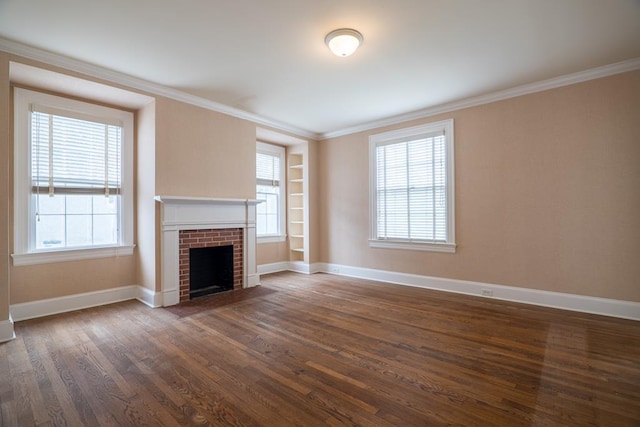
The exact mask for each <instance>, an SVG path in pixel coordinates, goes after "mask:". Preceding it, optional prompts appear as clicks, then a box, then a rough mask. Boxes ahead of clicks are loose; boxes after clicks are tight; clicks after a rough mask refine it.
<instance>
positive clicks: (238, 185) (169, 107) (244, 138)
mask: <svg viewBox="0 0 640 427" xmlns="http://www.w3.org/2000/svg"><path fill="white" fill-rule="evenodd" d="M9 60H19V61H22V60H21V59H20V58H16V57H12V56H10V55H6V54H4V53H0V99H2V104H1V105H0V155H1V157H0V159H1V161H2V162H3V163H6V164H7V166H8V165H10V164H11V162H12V159H11V151H10V149H11V147H12V145H13V139H12V136H11V135H10V130H9V129H8V128H7V126H8V125H9V123H10V119H9V114H10V111H11V108H12V107H11V104H10V100H9V77H8V64H9ZM24 62H26V63H29V64H32V65H36V66H41V67H43V68H46V69H52V70H54V71H61V70H58V69H55V68H54V67H48V66H46V65H43V64H36V63H33V62H32V61H24ZM73 75H76V76H78V75H77V74H73ZM136 128H137V129H136V130H137V132H138V133H137V137H136V139H137V140H136V144H140V146H139V147H137V150H136V194H135V197H136V212H135V214H136V216H135V221H136V230H135V233H136V234H135V235H136V242H135V243H136V245H137V247H136V252H135V255H134V256H123V257H118V258H105V259H95V260H86V261H77V262H64V263H51V264H40V265H35V266H23V267H13V266H10V264H9V260H10V258H9V256H8V253H9V252H8V251H9V249H8V244H9V241H10V239H11V236H12V232H11V230H12V228H11V227H12V226H11V224H9V215H10V214H11V212H12V211H11V209H12V204H11V203H10V197H11V196H10V195H9V194H8V193H9V192H10V191H12V188H11V185H12V180H11V179H10V176H9V172H8V168H6V169H5V168H2V171H3V172H2V174H0V196H2V198H1V199H0V224H3V223H4V224H5V225H2V226H0V242H7V247H6V248H5V247H4V245H2V246H0V258H1V260H2V261H0V321H1V320H3V317H2V316H4V319H6V318H8V313H9V304H17V303H23V302H29V301H35V300H41V299H46V298H53V297H60V296H66V295H72V294H77V293H83V292H92V291H99V290H104V289H109V288H113V287H120V286H128V285H135V284H140V285H142V286H145V287H148V288H150V289H156V290H159V289H160V283H159V279H158V278H159V277H160V275H159V271H160V265H159V263H158V253H159V252H158V247H159V244H160V239H159V234H158V230H159V228H158V227H157V226H156V224H158V222H159V209H158V204H157V203H156V202H154V201H153V196H155V195H184V196H204V197H230V198H254V197H255V125H254V124H253V123H250V122H247V121H245V120H241V119H236V118H233V117H230V116H226V115H224V114H220V113H215V112H212V111H209V110H205V109H202V108H198V107H194V106H191V105H187V104H183V103H181V102H178V101H174V100H169V99H164V98H157V99H156V103H155V106H154V105H151V106H148V107H147V108H144V109H142V110H141V111H138V112H137V121H136ZM5 171H6V173H5ZM3 251H4V252H3ZM8 275H10V281H9V280H4V279H3V278H4V277H7V276H8ZM88 278H89V279H88ZM9 290H10V292H9ZM9 293H10V296H9Z"/></svg>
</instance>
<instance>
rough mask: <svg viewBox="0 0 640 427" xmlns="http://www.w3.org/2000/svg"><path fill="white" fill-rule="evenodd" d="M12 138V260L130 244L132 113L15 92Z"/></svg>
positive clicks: (102, 253) (105, 252)
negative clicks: (13, 193)
mask: <svg viewBox="0 0 640 427" xmlns="http://www.w3.org/2000/svg"><path fill="white" fill-rule="evenodd" d="M15 137H16V159H15V160H16V161H15V165H16V175H15V181H16V185H15V186H16V206H15V218H14V222H15V224H16V230H15V235H16V239H15V246H16V251H15V254H14V263H15V262H16V260H18V265H20V264H21V263H22V262H21V261H24V262H25V263H31V261H25V260H24V259H22V258H21V257H20V256H21V255H24V254H34V255H37V254H41V255H44V256H45V257H46V258H42V260H45V259H46V261H42V262H49V261H52V260H56V257H55V255H56V254H58V255H60V254H63V253H66V256H68V254H69V252H70V251H75V252H74V255H73V256H74V258H73V259H77V258H75V257H76V256H78V252H77V251H82V250H94V249H100V250H102V251H98V252H95V253H94V255H96V256H109V255H115V254H121V253H122V252H118V251H114V250H113V248H121V247H129V248H131V247H132V234H133V233H132V225H131V223H132V216H133V215H132V210H133V206H132V197H131V193H132V188H131V187H132V185H133V184H132V167H131V164H132V159H131V156H132V153H133V148H132V145H133V115H132V114H131V113H129V112H126V111H121V110H116V109H113V108H107V107H103V106H98V105H94V104H88V103H85V102H80V101H75V100H70V99H66V98H61V97H57V96H52V95H48V94H42V93H38V92H33V91H29V90H24V89H16V90H15ZM125 158H126V159H127V161H126V164H125ZM103 249H106V250H103ZM85 255H86V254H85ZM52 256H54V258H53V259H52V258H51V257H52ZM87 257H94V256H87ZM58 258H60V257H58ZM67 259H68V258H65V255H62V259H60V260H67ZM33 262H38V261H37V258H36V261H33Z"/></svg>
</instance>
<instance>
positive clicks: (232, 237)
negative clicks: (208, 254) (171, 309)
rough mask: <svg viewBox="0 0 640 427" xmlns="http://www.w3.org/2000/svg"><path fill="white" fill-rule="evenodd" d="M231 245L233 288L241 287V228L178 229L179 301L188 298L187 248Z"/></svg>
mask: <svg viewBox="0 0 640 427" xmlns="http://www.w3.org/2000/svg"><path fill="white" fill-rule="evenodd" d="M226 245H233V289H240V288H242V277H243V271H242V268H243V267H242V252H243V245H242V228H222V229H206V230H180V235H179V258H180V259H179V269H180V271H179V274H180V302H183V301H188V300H189V249H190V248H209V247H212V246H226Z"/></svg>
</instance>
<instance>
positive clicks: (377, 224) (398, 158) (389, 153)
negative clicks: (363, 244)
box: [370, 121, 455, 252]
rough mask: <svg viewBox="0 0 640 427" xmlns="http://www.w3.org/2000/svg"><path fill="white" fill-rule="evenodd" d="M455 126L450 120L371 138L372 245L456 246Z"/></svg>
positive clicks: (448, 247)
mask: <svg viewBox="0 0 640 427" xmlns="http://www.w3.org/2000/svg"><path fill="white" fill-rule="evenodd" d="M448 128H449V129H450V134H447V129H448ZM452 130H453V124H452V121H446V122H439V123H437V124H434V125H425V126H418V127H415V128H409V129H402V130H399V131H391V132H387V133H385V134H379V135H373V136H372V137H371V142H370V144H371V148H370V150H371V156H372V161H371V167H372V193H371V197H372V215H371V220H372V222H373V223H372V234H371V238H370V241H371V242H372V245H373V246H389V247H392V246H391V245H387V244H386V243H385V242H389V243H394V242H398V243H402V244H405V246H396V247H405V248H410V249H424V247H423V248H419V247H418V246H419V245H421V244H423V245H431V246H430V247H429V248H428V250H431V249H433V250H443V251H447V252H448V251H452V249H453V248H455V244H454V242H453V236H454V233H453V219H454V215H453V170H452V168H453V159H452V158H450V157H452V156H453V141H452V137H453V135H452V133H453V132H452ZM414 244H415V246H414V247H409V246H408V245H414ZM439 245H440V246H439ZM438 246H439V247H438ZM425 247H426V246H425Z"/></svg>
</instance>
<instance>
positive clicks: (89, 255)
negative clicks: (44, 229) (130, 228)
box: [11, 245, 135, 267]
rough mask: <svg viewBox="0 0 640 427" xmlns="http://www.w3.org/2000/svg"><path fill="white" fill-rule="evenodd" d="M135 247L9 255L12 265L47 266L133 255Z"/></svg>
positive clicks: (124, 246) (125, 246)
mask: <svg viewBox="0 0 640 427" xmlns="http://www.w3.org/2000/svg"><path fill="white" fill-rule="evenodd" d="M133 248H135V245H123V246H109V247H101V248H88V249H62V250H54V251H46V252H29V253H22V254H11V257H12V258H13V265H14V266H16V267H18V266H22V265H35V264H48V263H54V262H67V261H79V260H84V259H96V258H111V257H119V256H129V255H133Z"/></svg>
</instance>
